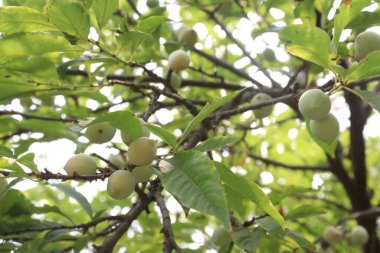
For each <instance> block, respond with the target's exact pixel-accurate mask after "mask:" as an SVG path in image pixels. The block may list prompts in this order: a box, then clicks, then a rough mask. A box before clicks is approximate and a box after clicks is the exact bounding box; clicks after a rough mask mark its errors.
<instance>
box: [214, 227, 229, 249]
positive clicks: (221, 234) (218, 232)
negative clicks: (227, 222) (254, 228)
mask: <svg viewBox="0 0 380 253" xmlns="http://www.w3.org/2000/svg"><path fill="white" fill-rule="evenodd" d="M211 239H212V240H213V242H214V243H215V245H216V246H219V247H225V246H228V245H229V244H230V242H231V235H230V233H229V232H228V231H227V229H226V228H225V227H223V226H219V227H217V228H215V230H214V232H213V234H212V237H211Z"/></svg>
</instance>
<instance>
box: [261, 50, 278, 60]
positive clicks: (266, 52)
mask: <svg viewBox="0 0 380 253" xmlns="http://www.w3.org/2000/svg"><path fill="white" fill-rule="evenodd" d="M263 57H264V59H265V60H267V61H269V62H273V61H275V60H276V55H275V54H274V52H273V50H272V49H270V48H266V49H265V50H264V52H263Z"/></svg>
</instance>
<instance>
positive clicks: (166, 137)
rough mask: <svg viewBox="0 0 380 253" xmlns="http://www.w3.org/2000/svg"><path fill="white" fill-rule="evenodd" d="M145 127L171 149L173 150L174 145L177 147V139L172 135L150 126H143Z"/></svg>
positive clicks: (162, 129)
mask: <svg viewBox="0 0 380 253" xmlns="http://www.w3.org/2000/svg"><path fill="white" fill-rule="evenodd" d="M145 126H146V127H147V128H148V129H149V131H151V132H152V133H154V134H155V135H157V136H158V137H160V138H161V139H162V140H163V141H164V142H165V143H167V144H169V145H170V146H171V147H172V148H174V147H175V145H177V138H176V137H175V136H174V134H172V133H170V132H168V131H166V130H165V129H164V128H161V127H158V126H155V125H152V124H145Z"/></svg>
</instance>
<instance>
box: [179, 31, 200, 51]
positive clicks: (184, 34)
mask: <svg viewBox="0 0 380 253" xmlns="http://www.w3.org/2000/svg"><path fill="white" fill-rule="evenodd" d="M177 37H178V41H179V42H182V43H184V44H185V45H187V46H191V47H192V46H194V45H195V43H197V41H198V34H197V33H196V32H195V30H194V29H193V28H190V27H186V26H185V27H183V28H181V29H179V30H178V36H177Z"/></svg>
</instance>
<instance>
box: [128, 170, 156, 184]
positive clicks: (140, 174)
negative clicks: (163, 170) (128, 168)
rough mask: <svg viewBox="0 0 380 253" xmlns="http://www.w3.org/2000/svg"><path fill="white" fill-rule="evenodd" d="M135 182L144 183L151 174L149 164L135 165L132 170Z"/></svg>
mask: <svg viewBox="0 0 380 253" xmlns="http://www.w3.org/2000/svg"><path fill="white" fill-rule="evenodd" d="M132 174H133V175H134V176H135V179H136V183H144V182H146V181H148V180H149V178H150V177H151V176H152V175H153V169H152V167H150V166H142V167H136V168H134V169H133V170H132Z"/></svg>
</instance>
